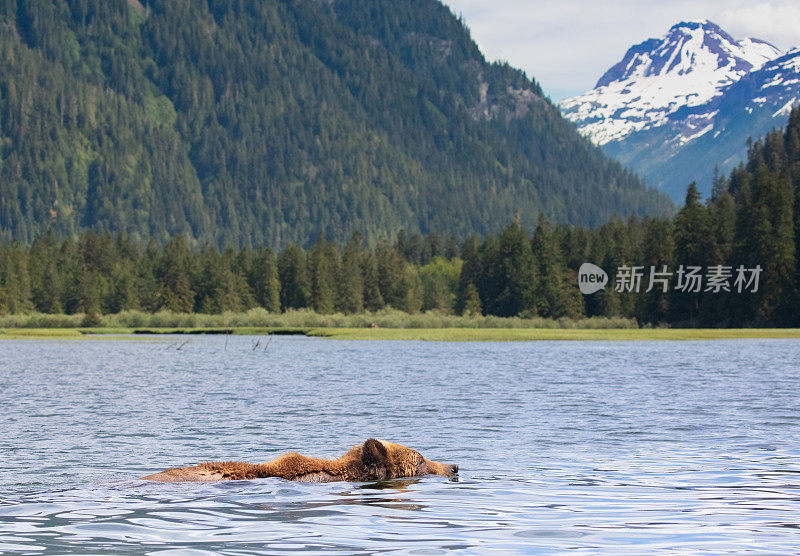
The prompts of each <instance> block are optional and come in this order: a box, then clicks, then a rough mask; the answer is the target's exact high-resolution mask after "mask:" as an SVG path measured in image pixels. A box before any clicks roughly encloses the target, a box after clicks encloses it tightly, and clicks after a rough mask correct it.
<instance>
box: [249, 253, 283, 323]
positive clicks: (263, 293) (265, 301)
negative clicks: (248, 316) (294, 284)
mask: <svg viewBox="0 0 800 556" xmlns="http://www.w3.org/2000/svg"><path fill="white" fill-rule="evenodd" d="M248 278H249V280H248V282H249V284H250V288H251V289H252V291H253V294H254V296H255V302H256V303H257V304H258V305H259V306H260V307H264V308H265V309H266V310H267V311H269V312H271V313H278V312H280V310H281V281H280V279H279V277H278V261H277V259H276V258H275V254H274V253H273V252H272V249H269V248H268V247H265V248H263V249H261V250H260V251H259V252H258V255H256V257H255V259H254V260H253V263H252V266H251V268H250V272H249V276H248Z"/></svg>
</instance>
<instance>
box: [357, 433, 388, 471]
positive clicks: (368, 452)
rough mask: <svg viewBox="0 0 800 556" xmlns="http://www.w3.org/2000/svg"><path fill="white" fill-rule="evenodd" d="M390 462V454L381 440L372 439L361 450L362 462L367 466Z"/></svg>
mask: <svg viewBox="0 0 800 556" xmlns="http://www.w3.org/2000/svg"><path fill="white" fill-rule="evenodd" d="M388 460H389V452H388V451H386V446H384V445H383V443H382V442H381V441H380V440H375V439H374V438H370V439H369V440H367V441H366V442H364V446H362V448H361V461H362V462H364V463H365V464H367V465H380V464H385V463H387V462H388Z"/></svg>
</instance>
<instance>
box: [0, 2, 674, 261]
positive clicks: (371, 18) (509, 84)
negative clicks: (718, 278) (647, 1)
mask: <svg viewBox="0 0 800 556" xmlns="http://www.w3.org/2000/svg"><path fill="white" fill-rule="evenodd" d="M0 153H1V155H0V234H1V235H2V237H3V238H5V239H10V238H13V239H18V240H21V241H23V242H29V241H31V240H32V239H33V238H34V237H36V236H37V235H39V234H41V233H43V232H44V231H45V230H46V229H52V230H53V231H54V232H55V233H56V234H57V235H59V236H74V235H75V234H78V233H81V232H84V231H87V230H93V231H95V232H98V233H104V232H125V233H126V234H128V235H129V237H130V238H132V240H133V241H134V243H139V244H142V243H144V242H146V241H147V240H149V239H150V238H153V239H155V240H156V241H157V242H158V243H160V244H163V243H165V242H166V241H168V239H169V238H170V237H174V236H176V235H184V236H186V237H187V240H188V242H189V244H190V245H198V246H199V245H202V244H205V243H211V244H214V245H218V246H224V245H233V246H262V245H269V246H272V247H275V248H280V247H282V246H284V245H287V244H288V243H291V242H297V243H300V244H305V245H307V244H309V243H310V242H311V241H312V240H313V238H314V237H316V235H317V234H318V233H319V232H322V233H324V234H326V235H327V237H329V238H331V239H332V240H337V241H344V240H345V239H346V238H347V237H349V236H350V235H351V234H352V233H353V232H355V231H359V232H361V233H362V234H363V235H364V237H365V239H366V240H367V242H368V243H369V244H374V243H375V241H376V240H377V239H378V238H379V237H381V236H392V235H393V234H395V233H396V231H397V230H398V229H400V228H401V227H403V228H405V229H407V230H409V232H411V233H417V232H419V233H423V234H427V233H430V232H432V231H439V232H442V233H454V234H457V235H459V236H462V237H463V236H466V235H467V234H469V233H477V234H487V233H495V232H497V231H498V230H499V228H500V227H502V226H503V225H504V224H506V223H507V222H508V221H509V220H510V219H512V218H513V217H514V215H515V214H519V215H520V217H521V221H522V223H523V225H532V224H533V222H534V221H535V218H536V216H537V215H538V214H539V213H543V214H545V215H546V216H547V217H549V218H550V219H551V220H552V221H554V222H558V223H567V222H568V223H572V224H576V225H587V226H594V225H598V224H601V223H604V222H606V221H607V220H608V219H609V218H610V217H611V216H612V215H613V214H615V213H616V214H620V215H629V214H640V215H643V214H663V213H664V212H665V211H669V210H670V209H671V205H670V203H669V201H667V200H666V199H665V198H663V197H661V196H659V195H658V194H656V193H654V192H652V191H647V190H646V189H645V188H644V186H643V185H642V183H641V182H640V181H639V180H638V179H637V178H635V177H634V176H633V175H631V174H630V173H629V172H627V171H626V170H624V169H623V168H622V167H621V166H619V165H618V164H617V163H615V162H611V161H609V160H608V159H607V158H606V157H605V156H604V155H603V154H602V153H601V152H600V151H599V150H598V149H597V148H595V147H593V146H591V145H590V144H589V143H588V142H587V141H586V140H584V139H582V138H580V137H579V136H578V134H577V133H576V132H575V130H574V128H573V126H572V125H571V124H569V123H567V122H565V121H564V120H563V119H562V118H561V116H560V115H559V114H558V111H557V110H556V109H555V108H554V107H553V106H552V105H551V103H550V102H549V101H548V100H546V99H544V98H543V97H542V92H541V89H540V88H539V86H538V85H537V84H536V83H535V82H533V81H531V80H529V79H528V78H526V77H525V75H524V74H522V73H521V72H519V71H517V70H515V69H513V68H511V67H509V66H507V65H503V64H489V63H487V62H486V61H485V60H484V58H483V56H482V55H481V53H480V52H479V50H478V49H477V47H476V45H475V43H474V42H473V41H472V40H471V38H470V35H469V31H468V30H467V29H466V27H465V26H464V24H463V22H461V21H459V20H458V19H457V18H455V17H454V16H453V15H452V14H451V13H450V11H449V10H448V9H447V8H446V7H444V6H443V5H442V4H441V3H439V2H438V1H437V0H406V1H402V2H397V1H391V0H335V1H333V2H321V1H316V0H263V1H259V2H240V1H234V0H140V1H139V0H127V1H126V0H52V1H50V0H49V1H47V2H42V1H39V0H4V1H3V2H2V3H0Z"/></svg>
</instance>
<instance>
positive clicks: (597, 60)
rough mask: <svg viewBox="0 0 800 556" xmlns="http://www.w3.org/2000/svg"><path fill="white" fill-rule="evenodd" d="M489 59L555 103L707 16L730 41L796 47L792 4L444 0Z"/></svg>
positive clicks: (796, 9)
mask: <svg viewBox="0 0 800 556" xmlns="http://www.w3.org/2000/svg"><path fill="white" fill-rule="evenodd" d="M444 1H445V3H446V4H448V5H449V6H450V7H451V9H452V10H453V11H454V12H455V13H456V14H459V13H461V14H463V16H464V19H465V21H466V23H467V25H468V26H469V27H470V29H471V30H472V35H473V37H474V38H475V40H476V41H477V43H478V44H479V45H480V47H481V49H482V50H483V52H484V53H485V54H486V56H487V57H488V58H489V59H491V60H507V61H508V62H509V63H510V64H512V65H513V66H516V67H519V68H522V69H524V70H525V71H526V72H527V73H528V75H529V76H531V77H534V78H535V79H536V80H537V81H539V82H540V83H541V85H542V87H543V88H544V90H545V91H546V92H548V93H549V94H550V95H551V96H552V97H553V99H554V100H560V99H561V98H565V97H567V96H572V95H576V94H579V93H582V92H585V91H587V90H589V89H591V88H592V87H594V84H595V82H596V81H597V79H598V78H599V77H600V76H601V75H602V74H603V73H604V72H605V71H606V70H607V69H608V68H609V67H611V66H612V65H613V64H615V63H616V62H618V61H619V60H620V59H621V58H622V56H623V55H624V54H625V51H626V50H627V49H628V48H629V47H630V46H632V45H633V44H636V43H639V42H642V41H644V40H646V39H648V38H650V37H660V36H662V35H663V34H664V33H666V32H667V30H668V29H669V28H670V27H671V26H672V25H674V24H675V23H677V22H679V21H685V20H687V19H698V18H707V19H710V20H712V21H714V22H716V23H718V24H719V25H721V26H722V27H723V28H725V29H726V30H727V31H728V32H729V33H731V34H732V35H733V36H734V37H737V38H742V37H745V36H752V37H756V38H760V39H763V40H767V41H770V42H772V43H773V44H775V45H776V46H778V47H779V48H784V49H787V48H789V47H791V46H795V45H800V6H798V5H797V0H773V1H771V2H759V3H756V4H753V3H752V1H748V0H707V1H697V0H669V1H664V0H607V1H605V2H597V1H596V0H536V1H531V0H492V1H491V2H487V1H486V0H444Z"/></svg>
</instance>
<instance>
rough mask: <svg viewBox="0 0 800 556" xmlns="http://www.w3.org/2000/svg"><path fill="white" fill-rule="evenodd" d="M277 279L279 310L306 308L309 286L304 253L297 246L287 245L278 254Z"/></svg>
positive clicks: (309, 292)
mask: <svg viewBox="0 0 800 556" xmlns="http://www.w3.org/2000/svg"><path fill="white" fill-rule="evenodd" d="M278 278H279V279H280V282H281V291H280V298H281V308H282V309H283V310H284V311H285V310H286V309H301V308H303V307H308V304H309V298H310V296H311V286H310V284H309V279H308V269H307V267H306V257H305V253H303V250H302V248H300V247H299V246H298V245H289V246H287V247H285V248H284V249H283V250H282V251H281V252H280V253H279V254H278Z"/></svg>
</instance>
